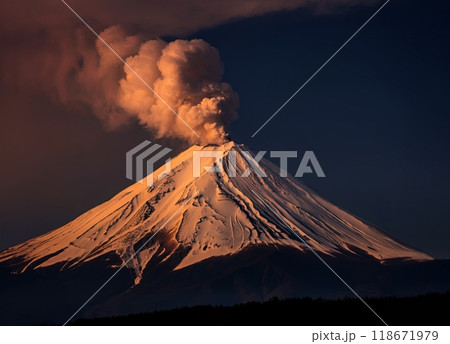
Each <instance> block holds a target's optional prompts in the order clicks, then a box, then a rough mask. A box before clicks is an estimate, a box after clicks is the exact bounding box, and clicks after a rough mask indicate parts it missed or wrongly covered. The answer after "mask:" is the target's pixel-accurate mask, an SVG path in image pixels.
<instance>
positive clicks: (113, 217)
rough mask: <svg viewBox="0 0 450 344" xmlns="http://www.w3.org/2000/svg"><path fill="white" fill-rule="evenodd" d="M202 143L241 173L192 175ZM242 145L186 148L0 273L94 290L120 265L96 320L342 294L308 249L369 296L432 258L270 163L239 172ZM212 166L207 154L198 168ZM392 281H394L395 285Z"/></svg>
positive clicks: (30, 244) (97, 306) (33, 244)
mask: <svg viewBox="0 0 450 344" xmlns="http://www.w3.org/2000/svg"><path fill="white" fill-rule="evenodd" d="M206 150H210V151H221V152H224V156H223V160H224V162H225V163H224V166H229V165H228V164H227V162H229V160H230V159H231V154H230V152H235V153H234V154H233V159H235V168H236V173H235V174H236V177H231V176H230V173H229V170H228V168H224V169H223V170H222V171H218V172H217V173H211V172H210V171H209V172H208V171H207V170H206V169H203V170H202V171H201V174H200V176H199V177H193V159H192V156H193V152H194V151H206ZM246 151H248V150H247V149H246V148H245V147H244V146H243V145H241V144H238V143H235V142H232V141H230V142H227V143H225V144H223V145H209V146H192V147H191V148H189V149H187V150H186V151H184V152H182V153H181V154H179V155H178V156H176V157H175V158H173V159H172V160H171V171H170V173H168V174H167V175H166V176H165V177H164V178H162V179H161V180H159V181H156V182H155V183H154V184H153V185H152V186H148V185H147V184H146V183H145V182H144V181H141V182H138V183H135V184H134V185H131V186H130V187H128V188H126V189H125V190H123V191H122V192H120V193H118V194H117V195H116V196H114V197H113V198H112V199H110V200H109V201H107V202H105V203H103V204H101V205H99V206H97V207H95V208H93V209H91V210H90V211H88V212H86V213H84V214H83V215H81V216H79V217H78V218H76V219H75V220H73V221H71V222H70V223H68V224H66V225H65V226H63V227H61V228H58V229H56V230H53V231H51V232H49V233H47V234H44V235H42V236H40V237H37V238H34V239H31V240H29V241H27V242H25V243H22V244H20V245H17V246H14V247H11V248H9V249H7V250H5V251H3V252H1V253H0V266H1V267H2V271H3V272H4V273H6V272H7V273H8V274H9V276H10V277H9V280H11V281H12V282H11V283H13V285H14V283H16V282H15V281H16V280H19V279H20V278H22V280H26V281H27V283H31V284H33V283H41V282H42V280H49V279H53V280H52V281H54V283H55V285H59V286H61V285H64V292H66V293H68V292H69V290H71V292H76V291H80V290H83V292H81V294H83V293H85V294H83V295H90V293H92V292H93V291H95V289H96V286H97V287H99V286H100V284H101V283H103V282H104V280H105V279H106V278H107V276H108V275H111V273H113V272H114V271H117V269H118V268H120V267H121V266H122V265H124V264H126V266H125V268H124V269H123V272H122V273H121V274H119V275H118V276H117V279H118V281H117V283H115V282H114V281H112V282H111V285H112V286H111V287H107V288H108V290H109V291H108V292H106V293H105V295H104V296H103V297H99V298H98V300H96V301H97V302H92V305H90V308H89V307H86V312H87V313H84V314H85V315H86V314H87V316H91V315H99V314H100V315H111V314H127V313H130V312H135V311H148V310H153V309H164V308H170V307H176V306H183V305H193V304H205V303H206V304H209V303H221V304H224V303H228V304H233V303H236V302H242V301H251V300H260V299H267V298H269V297H273V296H278V297H287V296H289V297H290V296H299V295H306V296H331V297H333V296H346V295H348V294H347V292H348V290H346V288H345V287H344V286H342V285H341V284H340V282H339V281H336V280H335V278H334V276H332V275H331V274H330V272H329V271H328V270H326V269H324V268H323V266H321V263H320V262H319V261H318V260H317V259H316V258H315V257H312V256H311V252H310V248H312V249H313V250H314V251H315V252H316V253H318V254H319V255H320V256H321V257H322V258H323V259H324V260H326V261H329V262H332V264H334V265H333V266H335V267H338V268H341V271H344V272H345V273H346V274H347V276H348V277H349V278H350V280H351V281H355V283H356V284H357V286H356V287H358V283H359V287H358V288H359V290H360V291H361V293H366V294H367V293H372V294H373V293H375V294H376V295H379V294H383V293H390V292H388V291H386V286H385V285H382V284H380V277H379V276H380V274H384V277H383V278H384V279H386V278H387V279H389V278H391V277H392V276H394V275H395V273H393V272H392V271H393V270H392V269H391V270H390V272H389V273H388V274H387V275H386V271H387V270H382V267H383V266H385V267H386V266H387V267H389V266H392V264H394V265H395V266H397V267H398V266H399V264H404V265H402V266H411V264H419V263H423V264H425V263H426V262H430V261H432V260H433V258H432V257H431V256H429V255H427V254H425V253H423V252H421V251H419V250H416V249H413V248H410V247H408V246H407V245H405V244H402V243H400V242H399V241H397V240H395V239H393V238H392V237H391V236H390V235H388V234H387V233H385V232H383V231H381V230H380V229H378V228H376V227H375V226H373V225H371V224H369V223H367V222H365V221H363V220H361V219H359V218H357V217H355V216H353V215H351V214H349V213H348V212H346V211H344V210H342V209H340V208H339V207H337V206H335V205H333V204H332V203H330V202H328V201H327V200H325V199H324V198H322V197H321V196H319V195H318V194H317V193H316V192H315V191H314V190H312V189H311V188H309V187H307V186H306V185H304V184H303V183H301V182H299V181H298V180H297V179H295V178H294V177H292V176H288V177H286V178H282V177H280V173H279V169H278V167H276V166H275V165H273V164H272V163H271V162H269V161H268V160H265V159H262V160H261V161H260V162H259V165H260V167H261V168H262V170H263V171H264V172H265V174H266V177H262V176H260V175H258V174H257V173H245V171H246V170H247V169H248V167H249V165H248V162H247V159H246V155H245V152H246ZM233 161H234V160H233ZM214 163H215V159H213V158H204V159H202V165H204V166H212V165H214ZM164 168H165V167H164V166H163V167H161V168H160V169H159V170H157V171H156V172H155V173H154V175H159V174H160V173H162V172H163V170H164ZM300 239H301V240H300ZM305 243H306V244H307V245H308V246H309V247H307V245H305ZM400 262H401V263H400ZM299 264H300V265H299ZM311 264H312V265H313V266H314V267H311ZM368 267H369V268H368ZM374 269H375V270H376V271H377V273H375V274H374V273H373V271H374ZM313 270H314V271H315V272H314V273H312V271H313ZM5 271H6V272H5ZM350 271H353V272H352V273H350ZM380 271H384V272H380ZM396 271H397V270H396ZM377 274H378V275H377ZM319 275H320V276H323V277H320V278H317V276H319ZM349 275H351V276H349ZM21 276H23V277H21ZM35 276H39V277H35ZM54 276H58V277H54ZM386 276H391V277H386ZM105 277H106V278H105ZM424 278H426V277H424ZM358 279H359V281H358ZM394 280H395V278H394V277H392V279H391V280H390V284H391V287H392V286H393V285H398V283H400V282H398V281H397V282H395V281H394ZM30 281H31V282H30ZM36 281H39V282H36ZM56 281H57V282H56ZM102 281H103V282H102ZM17 283H18V282H17ZM99 283H100V284H99ZM402 283H403V282H402ZM405 283H407V282H405ZM16 285H17V284H16ZM408 285H409V284H408ZM409 286H410V285H409ZM398 288H400V289H401V290H402V291H404V292H407V291H408V290H409V289H408V287H405V286H404V285H403V286H402V287H398ZM12 289H15V288H12ZM18 289H19V290H21V289H20V288H18ZM34 290H40V292H42V293H50V294H52V295H53V297H54V296H55V293H56V294H58V293H61V289H58V288H56V287H55V289H54V290H53V289H52V288H50V289H49V288H48V284H47V287H43V286H42V284H40V286H39V287H35V289H34ZM50 290H53V291H50ZM55 290H58V291H55ZM422 291H423V290H422ZM411 293H414V291H411ZM74 295H76V294H74ZM83 295H80V297H79V298H77V297H74V296H73V295H72V296H71V297H70V298H68V297H61V298H60V299H59V301H58V302H61V303H63V304H65V306H64V307H63V306H61V307H62V308H64V310H65V311H66V312H68V309H69V307H73V306H72V305H75V304H77V302H78V305H80V304H81V303H82V302H84V301H85V300H83V298H82V296H83ZM69 299H70V302H69V301H68V300H69ZM89 309H90V310H89ZM68 315H70V314H68Z"/></svg>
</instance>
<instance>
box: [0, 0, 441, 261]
mask: <svg viewBox="0 0 450 344" xmlns="http://www.w3.org/2000/svg"><path fill="white" fill-rule="evenodd" d="M378 6H379V5H378ZM375 9H376V7H370V6H364V7H356V8H354V9H352V10H346V11H342V12H341V13H333V14H329V15H320V16H318V15H314V14H312V13H311V12H310V11H308V10H305V9H302V10H293V11H285V12H278V13H274V14H269V15H264V16H260V17H253V18H250V19H242V20H235V21H234V22H232V23H228V24H225V25H222V26H218V27H215V28H212V29H207V30H204V31H200V32H196V33H195V34H191V35H190V36H189V37H188V38H203V39H204V40H206V41H207V42H209V43H210V44H211V45H213V46H214V47H216V48H217V49H218V50H219V52H220V55H221V58H222V61H223V64H224V66H225V75H224V79H225V81H227V82H229V83H230V84H231V85H232V87H233V89H234V90H235V91H236V92H237V93H238V94H239V97H240V108H239V110H238V111H239V118H238V120H236V121H235V122H234V123H233V124H232V126H231V128H230V132H231V135H232V137H233V139H234V140H236V141H239V142H241V143H244V144H246V145H247V146H249V147H250V148H252V149H253V150H298V151H304V150H313V151H314V152H315V153H316V156H317V157H318V159H319V161H320V163H321V165H322V167H323V169H324V172H325V174H326V175H327V178H316V177H307V178H303V181H304V182H305V183H307V184H308V185H310V186H312V187H313V188H315V189H316V190H318V191H319V192H320V193H321V194H322V195H323V196H324V197H325V198H327V199H329V200H331V201H332V202H334V203H335V204H337V205H338V206H340V207H342V208H343V209H346V210H348V211H349V212H351V213H353V214H355V215H357V216H359V217H362V218H364V219H366V220H368V221H369V222H371V223H373V224H375V225H376V226H378V227H380V228H382V229H384V230H385V231H387V232H389V233H391V234H392V235H394V236H395V237H396V238H398V239H400V240H401V241H403V242H405V243H407V244H409V245H412V246H414V247H416V248H420V249H422V250H424V251H426V252H427V253H430V254H432V255H434V256H435V257H441V258H450V248H449V245H448V243H449V242H450V218H449V216H448V215H447V214H448V211H447V207H448V206H449V205H450V181H449V180H448V176H449V172H450V162H449V157H448V153H449V151H450V137H449V135H448V133H449V129H450V120H449V115H450V104H449V101H448V99H449V98H448V95H449V93H450V87H449V81H450V68H449V64H448V61H450V47H449V37H450V27H449V24H448V13H450V4H448V2H447V1H433V2H425V1H416V0H392V1H391V3H389V4H388V5H387V6H386V7H385V8H384V9H383V10H382V11H381V12H380V13H379V15H378V16H376V17H375V18H374V20H373V21H372V22H371V23H369V24H368V26H367V27H366V28H364V29H363V31H361V32H360V34H358V35H357V36H356V37H355V38H354V40H352V41H351V42H350V43H349V45H348V46H347V47H345V48H344V49H343V50H342V51H341V52H340V53H339V54H338V55H337V56H336V57H335V58H334V59H333V60H332V61H331V62H330V63H329V65H328V66H327V67H326V68H325V69H324V70H323V71H322V72H321V73H320V74H319V75H317V76H316V77H315V78H314V79H313V80H312V82H311V83H310V84H309V85H308V86H307V87H306V88H305V89H304V90H303V91H302V92H300V93H299V94H298V95H297V96H296V98H294V99H293V100H292V101H291V102H290V103H289V104H288V105H287V106H286V107H285V108H284V109H283V110H282V111H281V112H280V113H279V114H278V115H277V116H276V117H275V118H274V119H273V120H272V122H270V124H268V125H267V126H266V127H265V128H264V129H263V130H262V131H261V132H259V133H258V135H257V136H256V137H255V138H252V137H251V135H252V134H253V132H255V130H256V129H258V127H259V126H260V125H261V124H262V123H263V122H264V121H265V120H266V119H267V118H268V117H269V116H270V115H271V114H272V113H273V112H274V111H275V110H276V109H277V108H278V107H279V106H280V105H281V104H282V103H283V102H284V101H285V100H286V99H287V98H288V97H289V96H290V95H291V94H292V93H293V92H294V91H295V90H296V89H297V88H298V87H300V86H301V84H302V83H303V82H304V81H306V79H308V77H309V76H310V75H311V74H312V73H314V72H315V71H316V69H317V68H318V67H319V66H320V65H321V64H322V63H323V62H324V61H325V60H326V59H328V58H329V57H330V55H331V54H332V53H334V52H335V51H336V49H337V48H339V46H340V45H341V44H342V43H343V42H344V41H345V40H346V39H347V38H348V37H349V36H350V35H352V34H353V33H354V32H355V31H356V29H357V28H358V27H359V26H360V25H361V24H362V23H363V22H364V21H365V20H366V19H367V18H368V17H370V16H371V15H372V14H373V12H374V11H375ZM85 34H86V35H89V34H90V33H89V32H88V31H87V30H86V32H85ZM169 38H173V37H169ZM185 38H186V37H185ZM1 87H2V88H1V91H2V92H1V94H2V102H1V113H2V124H1V127H0V153H1V156H2V161H3V164H2V177H3V178H1V180H0V194H1V198H0V230H1V232H0V233H1V241H0V249H1V248H6V247H8V246H10V245H13V244H17V243H19V242H21V241H23V240H25V239H28V238H31V237H34V236H36V235H39V234H42V233H44V232H47V231H49V230H51V229H54V228H57V227H59V226H61V225H63V224H65V223H66V222H68V221H70V220H71V219H73V218H74V217H76V216H77V215H79V214H81V213H83V212H84V211H86V210H88V209H90V208H92V207H93V206H95V205H97V204H99V203H101V202H103V201H105V200H107V199H108V198H110V197H111V196H113V195H114V194H115V193H117V192H118V191H120V190H121V189H122V188H124V187H125V186H127V185H129V184H130V182H129V181H127V180H126V179H125V176H124V170H125V166H124V155H125V152H126V151H127V150H129V149H130V148H132V147H133V146H134V145H136V144H138V143H140V142H141V141H142V140H144V139H146V138H149V135H148V133H147V132H146V131H145V130H143V129H142V128H139V126H138V125H129V126H126V127H123V128H120V129H119V130H116V131H106V130H104V127H103V126H102V124H101V123H100V121H99V120H98V119H96V118H95V117H94V116H92V115H91V114H90V110H89V109H88V108H85V107H83V106H79V107H71V108H68V107H66V106H62V105H55V103H54V102H53V101H52V100H51V99H50V97H45V96H42V94H35V95H33V94H30V92H23V91H22V89H21V88H20V87H19V86H16V85H9V84H5V83H2V86H1ZM24 113H25V114H28V115H27V116H26V117H24V116H21V115H20V114H24ZM158 143H160V144H164V145H166V146H168V147H170V148H173V149H174V151H180V150H182V149H183V148H185V147H187V146H186V145H185V144H184V145H183V144H181V143H179V142H175V141H173V140H159V141H158ZM291 167H292V170H291V171H293V172H295V169H296V167H297V166H296V165H295V164H292V165H291Z"/></svg>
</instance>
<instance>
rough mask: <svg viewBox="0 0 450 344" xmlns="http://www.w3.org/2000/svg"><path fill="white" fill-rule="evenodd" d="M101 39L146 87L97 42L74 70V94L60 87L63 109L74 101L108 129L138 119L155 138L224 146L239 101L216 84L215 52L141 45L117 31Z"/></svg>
mask: <svg viewBox="0 0 450 344" xmlns="http://www.w3.org/2000/svg"><path fill="white" fill-rule="evenodd" d="M100 36H101V37H102V39H104V40H105V41H106V42H107V43H108V44H109V45H110V47H111V48H112V49H114V50H115V51H116V52H117V53H118V54H119V56H121V57H122V58H123V59H124V60H125V61H126V63H127V64H128V65H129V66H130V67H131V68H132V69H133V70H134V72H136V73H137V74H138V75H139V76H140V77H141V78H142V79H143V80H144V81H145V83H144V82H143V81H142V80H140V79H139V78H138V76H137V75H136V74H135V73H134V72H133V71H131V70H130V69H129V68H128V67H127V66H125V65H124V64H123V63H122V62H121V61H120V60H119V59H118V58H117V57H116V56H115V55H114V54H113V53H112V52H111V50H110V49H109V48H108V47H107V46H106V45H105V44H104V43H103V42H101V40H100V39H98V40H97V42H96V52H92V51H89V50H82V56H80V58H79V60H78V61H77V62H78V68H77V69H76V71H73V70H72V73H73V74H74V75H75V76H74V82H75V85H74V87H75V88H79V90H78V92H73V90H72V89H68V88H67V85H65V84H64V85H59V87H58V95H59V97H60V100H61V101H62V102H63V103H68V102H70V101H72V100H74V99H72V98H74V97H78V100H82V101H83V102H85V103H87V104H89V105H90V106H91V107H92V109H93V111H94V113H95V114H96V115H97V116H98V117H99V118H101V119H102V120H104V121H105V122H106V124H107V126H109V127H112V128H114V127H117V126H119V125H121V124H123V123H124V122H126V121H127V120H128V119H129V118H130V117H136V118H137V119H138V121H139V123H140V124H142V125H143V126H145V127H146V128H148V129H149V130H151V131H153V132H154V134H155V135H156V137H158V138H159V137H176V138H180V139H183V140H186V141H188V142H189V143H191V144H194V143H199V144H209V143H217V144H220V143H223V142H225V141H226V140H227V133H226V131H225V127H226V126H227V125H228V124H229V123H230V122H231V121H232V120H233V119H234V118H235V117H236V108H237V106H238V96H237V94H236V93H235V92H233V90H232V88H231V86H230V85H229V84H227V83H224V82H221V81H220V80H221V78H222V74H223V68H222V64H221V61H220V58H219V54H218V52H217V50H216V49H215V48H213V47H212V46H211V45H209V44H208V43H206V42H205V41H203V40H198V39H196V40H191V41H185V40H176V41H174V42H171V43H166V42H164V41H162V40H159V39H155V40H149V41H146V42H141V40H140V39H139V37H137V36H127V35H126V34H125V33H124V31H123V30H122V29H121V28H120V27H119V26H112V27H110V28H108V29H106V30H104V31H103V32H102V33H101V34H100ZM146 84H147V85H148V86H149V87H151V88H152V89H153V91H154V92H152V90H151V89H150V88H149V87H148V86H147V85H146ZM155 93H156V94H158V95H159V97H158V96H156V94H155ZM169 106H170V108H171V109H172V110H174V111H175V112H176V113H177V115H178V117H180V118H181V119H182V120H180V118H178V117H177V116H176V115H175V114H174V113H173V112H172V110H171V109H170V108H169ZM183 121H184V122H185V123H184V122H183ZM186 124H188V126H189V127H190V128H189V127H188V126H187V125H186ZM191 128H192V129H191ZM194 131H195V133H194ZM196 134H197V135H198V136H197V135H196Z"/></svg>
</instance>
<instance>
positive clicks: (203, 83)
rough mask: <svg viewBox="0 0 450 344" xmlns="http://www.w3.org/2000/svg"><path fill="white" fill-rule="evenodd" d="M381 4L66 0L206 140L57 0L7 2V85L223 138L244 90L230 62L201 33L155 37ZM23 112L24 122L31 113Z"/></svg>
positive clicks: (179, 133)
mask: <svg viewBox="0 0 450 344" xmlns="http://www.w3.org/2000/svg"><path fill="white" fill-rule="evenodd" d="M377 2H378V0H314V1H313V0H262V1H261V0H230V1H228V2H222V1H206V0H193V1H189V2H186V1H181V0H167V1H164V2H156V1H148V2H143V1H138V0H130V1H129V2H127V4H124V3H123V2H121V1H118V0H111V1H106V0H105V1H104V0H98V1H87V0H77V1H75V0H73V1H70V2H68V3H69V5H70V6H73V8H74V9H75V10H76V11H77V12H78V13H79V14H80V15H81V16H82V17H83V18H84V19H86V21H87V22H88V23H90V24H92V26H93V28H94V29H95V30H96V31H97V32H101V36H102V38H103V39H104V40H105V41H106V42H107V43H108V44H109V45H110V46H111V47H112V48H113V49H114V50H115V51H116V52H117V53H118V54H119V55H120V56H121V57H122V58H123V59H125V60H126V61H127V63H129V64H130V66H132V68H133V69H135V71H136V72H137V73H138V74H139V75H140V76H141V77H142V78H143V79H144V80H145V81H146V82H147V83H148V84H149V86H151V87H152V88H153V89H154V90H155V91H156V92H157V93H158V94H159V95H160V96H161V98H162V99H164V101H166V102H167V103H168V104H169V105H170V106H171V107H172V108H173V109H174V110H175V111H176V112H177V113H178V114H179V116H180V117H182V118H183V119H184V120H185V121H186V123H188V124H189V126H191V127H192V128H193V129H194V130H195V131H196V132H197V133H198V134H199V136H200V139H197V136H195V135H194V134H193V133H192V131H191V130H190V129H189V128H187V127H186V126H185V125H184V124H183V122H182V121H180V120H179V119H177V117H176V116H175V115H174V114H173V113H172V112H171V110H170V109H168V108H167V106H165V105H164V104H163V103H162V102H161V100H159V99H158V98H157V97H156V96H155V95H154V94H153V93H152V92H151V91H150V90H149V89H148V88H147V87H146V86H145V85H144V84H143V83H142V82H141V81H140V80H138V79H137V77H136V76H135V75H134V74H133V73H131V72H130V71H129V70H128V69H126V68H124V65H123V64H122V62H121V61H120V60H119V59H117V57H116V56H114V54H113V53H112V52H111V51H109V49H108V48H107V47H106V46H104V45H103V43H102V42H100V41H98V40H96V39H95V36H93V35H92V34H91V33H90V32H89V31H88V30H87V28H85V27H84V26H83V24H81V23H80V21H79V20H78V19H77V18H76V17H74V16H73V14H72V13H70V11H69V10H68V9H67V8H66V7H65V6H64V5H63V4H62V3H61V2H59V1H54V0H42V1H39V2H35V1H27V0H25V1H10V2H4V3H2V4H1V7H2V8H1V9H2V11H0V13H1V14H0V19H1V20H0V29H1V30H0V43H1V44H2V46H7V47H8V49H5V50H4V51H2V58H1V61H0V70H1V74H2V78H1V80H0V83H1V84H2V85H5V87H6V86H7V87H11V86H16V87H17V89H19V90H20V92H21V93H24V94H26V92H31V93H32V94H40V95H42V96H45V97H50V98H51V99H53V100H54V103H55V104H63V105H65V106H69V107H76V108H77V107H80V106H88V107H89V108H91V109H92V113H94V114H95V115H96V116H97V117H98V118H100V119H101V120H102V122H103V123H105V127H106V128H107V129H115V128H117V127H120V126H122V125H124V124H126V123H128V122H130V121H132V120H133V119H137V120H138V122H139V123H140V124H141V125H143V126H145V127H146V128H148V129H149V130H150V131H152V132H153V133H154V134H155V136H156V137H178V138H182V139H184V140H186V141H188V142H190V143H202V144H205V143H221V142H223V141H225V140H226V139H227V134H226V127H227V125H228V124H229V123H230V121H232V120H233V119H234V118H236V108H237V106H238V97H237V95H236V93H234V92H233V90H232V88H231V86H230V85H229V84H227V83H224V82H221V76H222V73H223V66H222V64H221V62H220V58H219V54H218V52H217V50H216V49H214V48H213V47H211V46H210V45H209V44H208V43H206V42H204V41H201V40H192V41H185V40H176V41H174V42H170V43H167V42H164V41H162V40H160V39H158V38H157V37H161V36H165V35H170V36H177V37H183V36H185V35H187V34H190V33H192V32H195V31H197V30H200V29H204V28H207V27H213V26H216V25H219V24H222V23H225V22H228V21H230V20H233V19H238V18H246V17H251V16H256V15H263V14H266V13H270V12H275V11H282V10H292V9H295V8H300V7H307V8H311V9H312V10H313V11H314V12H316V13H318V14H321V13H330V12H333V11H335V10H336V9H338V10H340V9H342V8H346V7H349V6H354V5H359V4H364V5H366V4H368V5H370V4H373V3H377ZM116 24H117V25H116ZM123 27H126V28H127V30H126V31H125V30H124V29H123ZM105 28H106V29H105ZM126 32H131V33H133V32H134V33H136V32H138V33H139V34H127V33H126ZM149 38H151V39H149ZM21 115H22V116H24V120H26V119H25V117H26V116H29V114H21ZM34 115H38V114H34Z"/></svg>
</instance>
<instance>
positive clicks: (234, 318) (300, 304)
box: [70, 291, 450, 326]
mask: <svg viewBox="0 0 450 344" xmlns="http://www.w3.org/2000/svg"><path fill="white" fill-rule="evenodd" d="M366 301H367V303H368V304H369V305H370V306H371V307H372V308H373V309H374V310H375V311H376V312H377V313H378V314H379V315H380V316H381V317H382V318H383V320H384V321H386V322H387V323H388V325H410V326H412V325H450V315H449V313H448V312H447V310H448V309H450V291H449V292H446V293H443V294H428V295H423V296H416V297H402V298H399V297H385V298H366ZM70 325H83V326H86V325H93V326H95V325H114V326H116V325H119V326H120V325H128V326H129V325H135V326H136V325H138V326H149V325H159V326H166V325H173V326H177V325H179V326H183V325H199V326H201V325H211V326H212V325H238V326H239V325H242V326H244V325H247V326H252V325H253V326H258V325H259V326H261V325H264V326H281V325H289V326H298V325H305V326H306V325H312V326H313V325H321V326H324V325H336V326H338V325H382V324H381V322H380V320H379V319H377V318H376V316H375V315H373V314H372V313H371V312H370V310H369V309H367V308H366V306H364V305H363V304H362V303H361V301H360V300H358V299H351V298H345V299H340V300H324V299H311V298H302V299H286V300H279V299H278V298H273V299H272V300H270V301H266V302H249V303H244V304H239V305H235V306H232V307H225V306H195V307H183V308H176V309H173V310H168V311H158V312H152V313H141V314H132V315H127V316H114V317H106V318H96V319H78V320H76V321H75V322H73V323H70Z"/></svg>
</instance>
